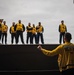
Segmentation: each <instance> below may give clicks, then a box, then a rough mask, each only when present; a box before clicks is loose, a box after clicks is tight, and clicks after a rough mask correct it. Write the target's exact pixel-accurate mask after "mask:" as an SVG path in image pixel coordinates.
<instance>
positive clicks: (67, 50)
mask: <svg viewBox="0 0 74 75" xmlns="http://www.w3.org/2000/svg"><path fill="white" fill-rule="evenodd" d="M62 59H63V60H62ZM58 65H59V68H60V71H62V70H66V69H69V68H74V44H71V43H70V44H68V45H63V56H61V54H59V58H58Z"/></svg>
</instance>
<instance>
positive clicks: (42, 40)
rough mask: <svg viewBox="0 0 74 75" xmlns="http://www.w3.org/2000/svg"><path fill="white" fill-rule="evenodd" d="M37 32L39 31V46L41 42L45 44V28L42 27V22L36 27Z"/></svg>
mask: <svg viewBox="0 0 74 75" xmlns="http://www.w3.org/2000/svg"><path fill="white" fill-rule="evenodd" d="M36 31H37V44H39V42H40V40H41V43H42V44H44V38H43V32H44V27H43V26H42V24H41V22H38V25H37V26H36Z"/></svg>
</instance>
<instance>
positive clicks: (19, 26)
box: [16, 23, 23, 31]
mask: <svg viewBox="0 0 74 75" xmlns="http://www.w3.org/2000/svg"><path fill="white" fill-rule="evenodd" d="M16 31H23V27H22V24H19V23H18V24H17V26H16Z"/></svg>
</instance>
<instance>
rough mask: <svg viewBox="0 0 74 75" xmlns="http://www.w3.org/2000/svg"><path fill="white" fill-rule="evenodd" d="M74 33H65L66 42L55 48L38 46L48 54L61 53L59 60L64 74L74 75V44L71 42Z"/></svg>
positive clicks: (60, 68)
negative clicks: (48, 48)
mask: <svg viewBox="0 0 74 75" xmlns="http://www.w3.org/2000/svg"><path fill="white" fill-rule="evenodd" d="M71 39H72V35H71V33H69V32H67V33H65V35H64V41H65V43H64V44H61V45H59V46H58V47H57V48H55V49H53V50H47V49H44V48H42V47H41V46H38V47H37V48H38V49H39V50H41V52H42V53H44V54H45V55H47V56H55V55H60V57H59V58H60V60H58V66H59V70H60V72H61V73H62V75H67V74H69V75H74V44H73V43H71Z"/></svg>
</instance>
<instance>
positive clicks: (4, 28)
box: [2, 25, 8, 33]
mask: <svg viewBox="0 0 74 75" xmlns="http://www.w3.org/2000/svg"><path fill="white" fill-rule="evenodd" d="M7 30H8V27H7V25H2V33H4V32H7Z"/></svg>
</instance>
